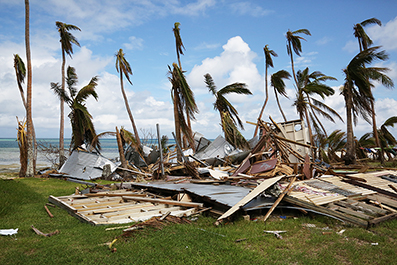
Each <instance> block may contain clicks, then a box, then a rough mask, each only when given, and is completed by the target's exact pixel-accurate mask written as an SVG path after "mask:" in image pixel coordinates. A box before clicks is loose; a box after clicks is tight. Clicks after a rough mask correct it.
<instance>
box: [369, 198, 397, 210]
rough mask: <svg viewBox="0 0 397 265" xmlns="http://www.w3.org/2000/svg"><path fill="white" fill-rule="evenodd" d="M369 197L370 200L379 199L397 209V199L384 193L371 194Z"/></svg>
mask: <svg viewBox="0 0 397 265" xmlns="http://www.w3.org/2000/svg"><path fill="white" fill-rule="evenodd" d="M367 198H368V199H370V200H374V201H379V202H381V203H382V204H386V205H389V206H391V207H394V208H396V209H397V200H393V199H389V198H387V197H385V196H382V195H369V196H367Z"/></svg>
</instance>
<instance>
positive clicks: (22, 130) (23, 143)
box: [17, 117, 28, 177]
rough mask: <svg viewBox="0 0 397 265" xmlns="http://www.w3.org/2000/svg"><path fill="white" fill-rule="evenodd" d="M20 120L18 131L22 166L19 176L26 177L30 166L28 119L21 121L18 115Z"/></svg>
mask: <svg viewBox="0 0 397 265" xmlns="http://www.w3.org/2000/svg"><path fill="white" fill-rule="evenodd" d="M17 122H18V129H17V131H18V133H17V140H18V146H19V162H20V163H21V168H20V170H19V177H25V175H26V170H27V168H28V146H27V140H28V139H27V134H26V121H25V120H23V121H20V120H19V119H18V117H17Z"/></svg>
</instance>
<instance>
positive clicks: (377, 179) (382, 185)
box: [349, 170, 397, 195]
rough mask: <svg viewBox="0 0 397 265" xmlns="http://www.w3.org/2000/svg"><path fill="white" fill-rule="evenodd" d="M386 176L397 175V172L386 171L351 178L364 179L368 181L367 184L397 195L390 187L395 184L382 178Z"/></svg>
mask: <svg viewBox="0 0 397 265" xmlns="http://www.w3.org/2000/svg"><path fill="white" fill-rule="evenodd" d="M385 175H397V171H391V170H385V171H377V172H371V173H359V174H352V175H349V176H353V177H358V178H363V179H365V180H366V181H367V182H366V183H365V184H367V185H370V186H373V187H375V188H378V189H382V190H385V191H388V192H391V193H394V194H396V195H397V193H396V192H395V191H394V190H393V189H392V188H390V187H389V184H395V183H394V182H391V181H389V180H386V179H382V178H381V177H382V176H385Z"/></svg>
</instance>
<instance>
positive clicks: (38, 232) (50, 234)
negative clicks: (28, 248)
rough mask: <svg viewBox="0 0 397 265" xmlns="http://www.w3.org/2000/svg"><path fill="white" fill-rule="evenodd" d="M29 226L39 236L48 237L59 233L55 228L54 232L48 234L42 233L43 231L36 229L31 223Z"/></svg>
mask: <svg viewBox="0 0 397 265" xmlns="http://www.w3.org/2000/svg"><path fill="white" fill-rule="evenodd" d="M30 227H31V228H32V229H33V231H34V232H35V233H36V234H38V235H40V236H45V237H50V236H53V235H56V234H59V231H58V230H55V231H54V232H51V233H48V234H44V233H43V232H41V231H40V230H39V229H37V228H36V227H34V226H33V225H31V226H30Z"/></svg>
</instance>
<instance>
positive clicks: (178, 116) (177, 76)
mask: <svg viewBox="0 0 397 265" xmlns="http://www.w3.org/2000/svg"><path fill="white" fill-rule="evenodd" d="M168 69H169V75H170V76H169V78H168V79H169V80H170V82H171V86H172V88H171V97H172V101H173V104H174V121H175V136H176V141H178V143H179V144H181V139H182V134H181V133H183V134H184V135H185V136H186V138H187V141H188V142H189V145H190V147H191V148H192V149H193V150H194V148H195V146H194V139H193V134H192V131H191V129H190V128H189V125H188V124H187V118H186V117H185V115H184V114H185V113H186V114H188V115H189V117H192V118H194V114H195V113H197V112H198V108H197V105H196V101H195V99H194V94H193V91H192V90H191V89H190V87H189V84H188V83H187V81H186V78H185V75H184V74H183V71H182V70H181V69H180V68H179V67H178V65H177V64H176V63H173V64H172V68H171V67H170V66H168ZM180 156H181V154H179V151H178V157H180Z"/></svg>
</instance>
